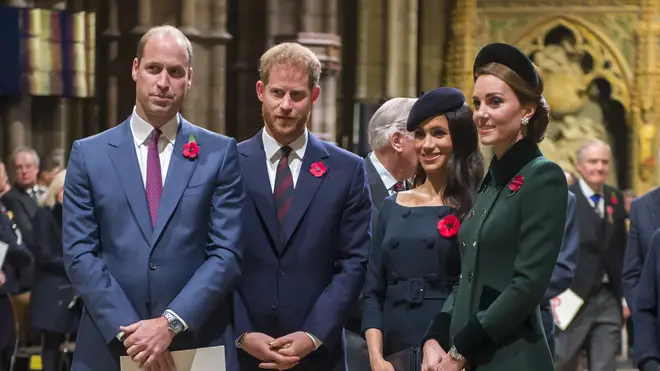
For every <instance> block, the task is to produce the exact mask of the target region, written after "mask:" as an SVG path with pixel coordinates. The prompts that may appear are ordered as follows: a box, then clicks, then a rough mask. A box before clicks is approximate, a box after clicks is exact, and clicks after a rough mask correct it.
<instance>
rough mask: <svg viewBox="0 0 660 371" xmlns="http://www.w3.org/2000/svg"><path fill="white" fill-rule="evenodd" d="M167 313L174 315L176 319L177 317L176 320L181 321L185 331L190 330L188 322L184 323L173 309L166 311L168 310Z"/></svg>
mask: <svg viewBox="0 0 660 371" xmlns="http://www.w3.org/2000/svg"><path fill="white" fill-rule="evenodd" d="M165 313H169V314H171V315H173V316H174V317H176V319H178V320H179V321H181V323H182V324H183V331H186V330H188V324H187V323H186V321H184V320H183V318H181V317H179V315H178V314H176V313H174V311H173V310H171V309H166V310H165Z"/></svg>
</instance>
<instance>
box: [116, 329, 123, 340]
mask: <svg viewBox="0 0 660 371" xmlns="http://www.w3.org/2000/svg"><path fill="white" fill-rule="evenodd" d="M115 337H116V338H117V340H119V341H121V342H123V341H124V331H119V333H118V334H117V336H115Z"/></svg>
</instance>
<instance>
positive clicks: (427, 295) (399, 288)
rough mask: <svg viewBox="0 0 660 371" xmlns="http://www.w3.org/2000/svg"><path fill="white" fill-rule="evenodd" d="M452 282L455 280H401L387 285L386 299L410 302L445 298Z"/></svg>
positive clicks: (451, 286)
mask: <svg viewBox="0 0 660 371" xmlns="http://www.w3.org/2000/svg"><path fill="white" fill-rule="evenodd" d="M454 284H455V282H446V281H426V280H424V279H423V278H410V279H407V280H401V281H398V282H397V283H396V284H393V285H390V286H388V287H387V294H386V296H387V298H386V300H389V301H391V302H393V303H397V302H401V301H405V302H408V303H411V304H412V303H421V302H423V301H424V300H426V299H447V297H449V295H450V294H451V291H452V289H453V287H454Z"/></svg>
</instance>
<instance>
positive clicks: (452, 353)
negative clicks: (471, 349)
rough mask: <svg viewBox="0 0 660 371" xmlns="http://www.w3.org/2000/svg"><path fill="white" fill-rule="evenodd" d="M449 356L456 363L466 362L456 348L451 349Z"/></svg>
mask: <svg viewBox="0 0 660 371" xmlns="http://www.w3.org/2000/svg"><path fill="white" fill-rule="evenodd" d="M449 356H450V357H451V359H453V360H455V361H465V357H463V356H462V355H461V354H460V353H459V352H458V350H456V347H455V346H452V347H451V348H449Z"/></svg>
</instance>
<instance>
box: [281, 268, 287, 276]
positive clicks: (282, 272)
mask: <svg viewBox="0 0 660 371" xmlns="http://www.w3.org/2000/svg"><path fill="white" fill-rule="evenodd" d="M280 276H282V277H284V276H286V272H285V271H284V269H280Z"/></svg>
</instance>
